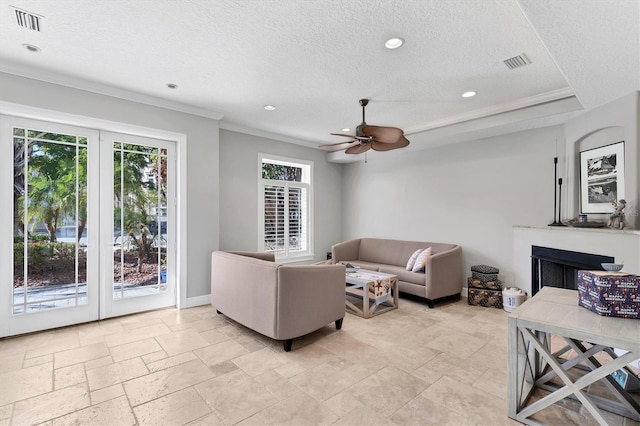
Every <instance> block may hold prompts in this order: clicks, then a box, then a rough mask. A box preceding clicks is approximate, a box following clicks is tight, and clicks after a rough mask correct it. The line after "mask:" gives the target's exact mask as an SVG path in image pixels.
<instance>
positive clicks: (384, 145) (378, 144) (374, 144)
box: [371, 136, 409, 151]
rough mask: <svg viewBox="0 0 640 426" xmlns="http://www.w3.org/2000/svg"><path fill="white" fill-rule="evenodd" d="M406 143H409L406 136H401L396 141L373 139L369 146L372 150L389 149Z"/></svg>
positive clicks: (403, 145) (400, 146)
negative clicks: (388, 141) (386, 141)
mask: <svg viewBox="0 0 640 426" xmlns="http://www.w3.org/2000/svg"><path fill="white" fill-rule="evenodd" d="M407 145H409V141H408V140H407V138H405V137H404V136H402V137H401V138H400V140H399V141H398V142H396V143H385V142H380V141H373V142H372V144H371V148H372V149H373V150H374V151H391V150H392V149H398V148H404V147H405V146H407Z"/></svg>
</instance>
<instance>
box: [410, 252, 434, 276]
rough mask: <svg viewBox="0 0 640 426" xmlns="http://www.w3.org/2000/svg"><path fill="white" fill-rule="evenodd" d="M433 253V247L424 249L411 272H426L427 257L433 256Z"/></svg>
mask: <svg viewBox="0 0 640 426" xmlns="http://www.w3.org/2000/svg"><path fill="white" fill-rule="evenodd" d="M431 254H432V251H431V247H429V248H426V249H424V250H423V251H422V252H421V253H420V254H419V255H418V258H417V259H416V263H414V265H413V268H411V270H412V271H413V272H420V271H424V265H426V264H427V257H429V256H431Z"/></svg>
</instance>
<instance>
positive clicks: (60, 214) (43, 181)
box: [13, 128, 87, 314]
mask: <svg viewBox="0 0 640 426" xmlns="http://www.w3.org/2000/svg"><path fill="white" fill-rule="evenodd" d="M13 151H14V186H13V212H14V214H13V217H14V226H13V229H14V244H13V260H14V262H13V313H14V314H22V313H26V312H33V311H39V310H43V309H50V308H59V307H65V306H77V305H83V304H86V303H87V284H86V281H87V278H86V277H87V256H86V231H87V140H86V138H83V137H78V136H74V135H66V134H59V133H47V132H42V131H38V130H33V129H28V128H14V129H13Z"/></svg>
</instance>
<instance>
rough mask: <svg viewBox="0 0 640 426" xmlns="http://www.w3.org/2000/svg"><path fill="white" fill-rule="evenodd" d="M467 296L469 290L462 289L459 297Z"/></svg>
mask: <svg viewBox="0 0 640 426" xmlns="http://www.w3.org/2000/svg"><path fill="white" fill-rule="evenodd" d="M467 296H469V289H468V288H467V287H462V291H461V292H460V297H467Z"/></svg>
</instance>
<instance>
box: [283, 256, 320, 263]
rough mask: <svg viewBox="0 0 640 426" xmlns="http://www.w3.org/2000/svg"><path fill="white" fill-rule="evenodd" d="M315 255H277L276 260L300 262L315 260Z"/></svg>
mask: <svg viewBox="0 0 640 426" xmlns="http://www.w3.org/2000/svg"><path fill="white" fill-rule="evenodd" d="M313 260H314V257H313V255H312V254H310V255H304V256H290V257H280V258H278V257H276V262H278V263H299V262H310V261H313Z"/></svg>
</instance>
